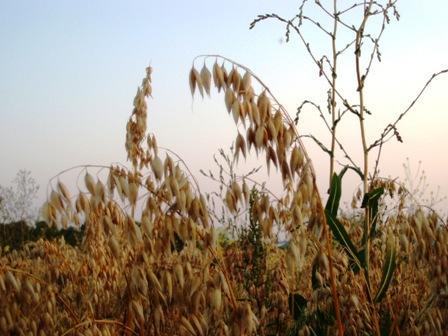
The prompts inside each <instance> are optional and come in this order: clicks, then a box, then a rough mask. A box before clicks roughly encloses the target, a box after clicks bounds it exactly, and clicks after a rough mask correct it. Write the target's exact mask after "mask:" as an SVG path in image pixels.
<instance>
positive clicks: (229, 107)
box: [224, 88, 236, 112]
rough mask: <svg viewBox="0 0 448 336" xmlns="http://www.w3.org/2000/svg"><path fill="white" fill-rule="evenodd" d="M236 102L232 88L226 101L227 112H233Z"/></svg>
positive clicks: (227, 94)
mask: <svg viewBox="0 0 448 336" xmlns="http://www.w3.org/2000/svg"><path fill="white" fill-rule="evenodd" d="M235 100H236V98H235V95H234V93H233V91H232V89H231V88H227V90H226V93H225V96H224V101H225V103H226V108H227V111H228V112H230V111H231V110H232V106H233V102H234V101H235Z"/></svg>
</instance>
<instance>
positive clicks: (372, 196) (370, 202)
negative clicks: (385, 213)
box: [361, 188, 384, 245]
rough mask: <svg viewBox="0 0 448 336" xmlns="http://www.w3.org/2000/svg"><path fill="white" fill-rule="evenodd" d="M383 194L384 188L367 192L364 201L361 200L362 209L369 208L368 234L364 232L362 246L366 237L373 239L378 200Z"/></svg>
mask: <svg viewBox="0 0 448 336" xmlns="http://www.w3.org/2000/svg"><path fill="white" fill-rule="evenodd" d="M383 193H384V188H377V189H374V190H372V191H371V192H368V193H367V194H365V195H364V199H363V200H362V205H361V207H362V208H366V207H368V208H369V217H370V232H369V235H367V230H364V235H363V239H362V244H363V245H364V244H365V243H366V241H367V237H368V236H370V238H373V237H374V236H375V231H376V224H377V219H378V206H379V199H380V197H381V196H382V195H383Z"/></svg>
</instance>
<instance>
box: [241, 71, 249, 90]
mask: <svg viewBox="0 0 448 336" xmlns="http://www.w3.org/2000/svg"><path fill="white" fill-rule="evenodd" d="M251 81H252V76H251V75H250V72H249V71H247V70H246V72H245V73H244V76H243V81H242V87H241V89H242V90H244V91H245V92H247V91H248V90H249V88H250V87H251V86H252V83H251Z"/></svg>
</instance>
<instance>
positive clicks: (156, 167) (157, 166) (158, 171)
mask: <svg viewBox="0 0 448 336" xmlns="http://www.w3.org/2000/svg"><path fill="white" fill-rule="evenodd" d="M151 169H152V171H153V172H154V175H155V177H156V179H158V180H161V179H162V176H163V164H162V160H160V158H159V157H158V156H155V157H154V158H153V159H152V160H151Z"/></svg>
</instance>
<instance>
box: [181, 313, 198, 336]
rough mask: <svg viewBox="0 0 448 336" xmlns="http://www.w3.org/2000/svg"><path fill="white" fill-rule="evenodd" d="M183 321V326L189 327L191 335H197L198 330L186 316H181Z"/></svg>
mask: <svg viewBox="0 0 448 336" xmlns="http://www.w3.org/2000/svg"><path fill="white" fill-rule="evenodd" d="M181 323H182V326H183V327H184V328H185V329H187V331H188V332H189V333H191V335H196V331H195V330H194V328H193V326H192V325H191V323H190V321H188V320H187V319H186V318H185V317H184V316H182V317H181Z"/></svg>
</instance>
